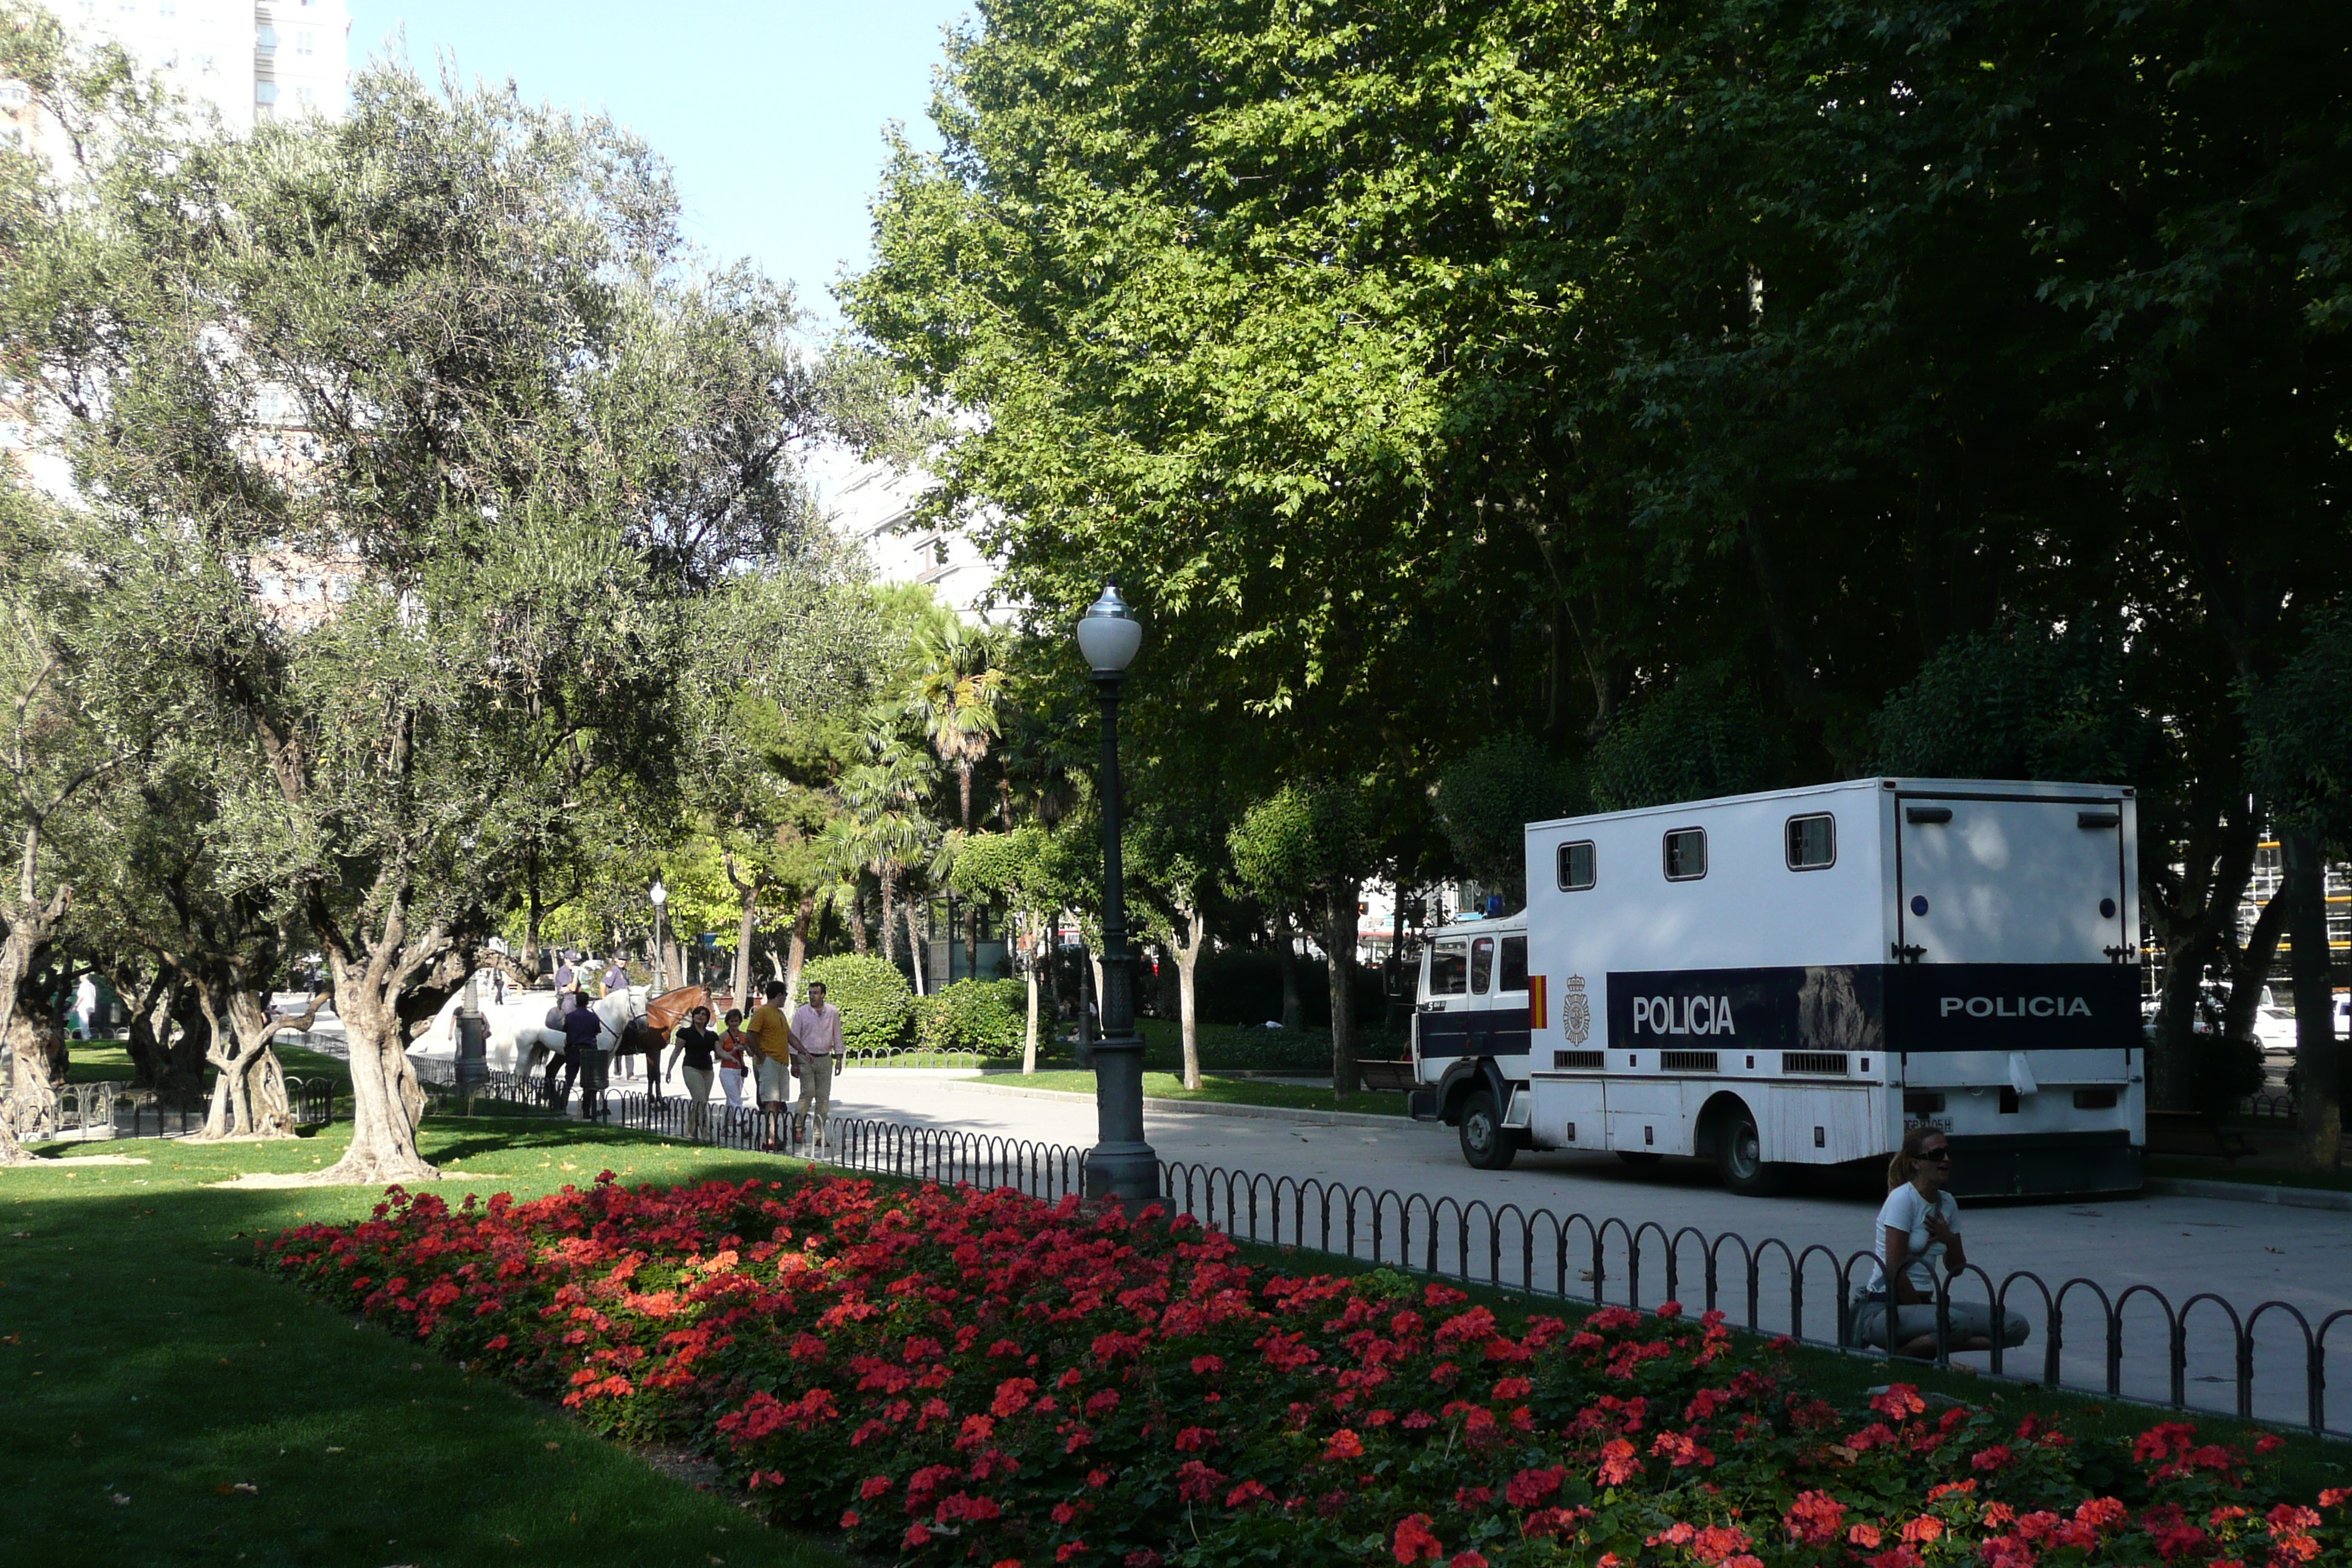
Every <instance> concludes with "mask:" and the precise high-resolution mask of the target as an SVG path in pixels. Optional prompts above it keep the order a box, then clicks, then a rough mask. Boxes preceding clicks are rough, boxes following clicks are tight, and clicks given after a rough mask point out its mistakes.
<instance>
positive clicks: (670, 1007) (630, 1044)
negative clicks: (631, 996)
mask: <svg viewBox="0 0 2352 1568" xmlns="http://www.w3.org/2000/svg"><path fill="white" fill-rule="evenodd" d="M709 1005H710V991H709V987H707V986H701V985H682V986H680V987H678V988H677V990H675V991H665V992H663V993H662V994H660V995H658V996H656V997H655V998H653V1000H651V1001H649V1002H647V1003H646V1010H645V1011H644V1012H643V1013H642V1014H640V1015H639V1016H636V1017H634V1018H632V1019H630V1020H629V1023H628V1026H627V1027H626V1028H625V1029H623V1030H622V1031H621V1043H620V1044H619V1045H617V1046H614V1047H613V1057H614V1069H615V1075H616V1076H617V1072H618V1068H619V1066H620V1061H619V1058H622V1057H628V1056H639V1057H643V1058H646V1083H647V1084H648V1085H654V1084H656V1083H658V1081H659V1079H658V1077H657V1076H656V1075H658V1074H659V1073H660V1071H661V1054H662V1052H663V1051H664V1050H666V1049H667V1048H668V1046H669V1036H670V1031H671V1030H672V1029H675V1028H677V1026H678V1025H680V1024H682V1023H684V1022H685V1021H686V1020H687V1019H688V1017H691V1016H693V1013H694V1010H695V1009H696V1008H697V1007H708V1006H709Z"/></svg>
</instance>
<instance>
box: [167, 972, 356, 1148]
mask: <svg viewBox="0 0 2352 1568" xmlns="http://www.w3.org/2000/svg"><path fill="white" fill-rule="evenodd" d="M198 996H199V999H200V1000H201V1001H202V1003H203V1005H204V1009H205V1022H206V1023H207V1024H209V1025H210V1026H212V1036H213V1038H212V1049H211V1051H210V1052H209V1053H207V1056H206V1059H207V1060H209V1061H210V1062H211V1063H212V1064H213V1066H214V1068H215V1069H217V1071H218V1073H219V1076H218V1077H217V1078H215V1079H214V1080H213V1102H212V1109H211V1111H210V1112H209V1113H208V1114H207V1115H206V1116H205V1130H204V1132H203V1133H202V1135H201V1136H202V1137H204V1138H205V1139H222V1138H291V1137H293V1136H294V1106H293V1102H292V1101H291V1100H289V1099H288V1097H287V1093H286V1069H285V1068H284V1067H283V1066H281V1065H280V1064H279V1062H278V1052H277V1050H276V1049H275V1048H274V1047H273V1045H272V1042H273V1041H275V1040H276V1039H277V1037H278V1036H279V1035H282V1034H299V1033H300V1032H301V1031H303V1030H305V1029H308V1028H309V1027H310V1026H311V1025H312V1024H313V1023H314V1022H316V1021H317V1019H318V1016H319V1013H320V1009H321V1008H323V1007H324V1006H325V1005H327V997H326V996H325V995H324V994H320V995H317V996H314V997H312V998H311V999H310V1011H309V1012H307V1013H304V1014H302V1015H301V1016H299V1017H285V1018H272V1017H271V1016H269V1010H268V1006H267V1005H265V1004H264V1002H263V999H262V997H261V996H260V995H259V994H257V993H255V992H252V991H247V990H245V989H243V988H238V989H235V990H232V991H230V992H229V994H228V1016H227V1017H226V1019H224V1018H223V1017H222V1016H221V1015H220V1012H219V1010H218V1009H217V1008H216V1007H215V1005H214V1003H213V1001H212V997H211V995H210V987H208V986H207V987H201V988H200V989H199V991H198Z"/></svg>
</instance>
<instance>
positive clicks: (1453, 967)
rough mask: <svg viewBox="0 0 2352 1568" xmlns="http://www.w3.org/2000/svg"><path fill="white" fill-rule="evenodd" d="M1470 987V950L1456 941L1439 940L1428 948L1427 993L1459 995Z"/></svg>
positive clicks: (1433, 994)
mask: <svg viewBox="0 0 2352 1568" xmlns="http://www.w3.org/2000/svg"><path fill="white" fill-rule="evenodd" d="M1468 989H1470V950H1469V948H1468V946H1467V945H1466V944H1465V943H1463V942H1439V943H1438V944H1437V945H1436V946H1435V947H1434V948H1433V949H1431V950H1430V954H1429V994H1431V995H1432V996H1459V995H1461V994H1463V993H1464V992H1465V991H1467V990H1468Z"/></svg>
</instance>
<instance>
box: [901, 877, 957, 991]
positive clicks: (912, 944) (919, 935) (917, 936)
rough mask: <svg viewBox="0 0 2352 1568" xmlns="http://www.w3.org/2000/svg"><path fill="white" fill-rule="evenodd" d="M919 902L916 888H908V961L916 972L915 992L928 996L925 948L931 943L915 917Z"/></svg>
mask: <svg viewBox="0 0 2352 1568" xmlns="http://www.w3.org/2000/svg"><path fill="white" fill-rule="evenodd" d="M919 903H920V900H918V899H917V898H916V897H915V893H914V889H911V888H910V889H908V890H907V962H908V965H909V966H910V967H912V968H913V970H914V972H915V994H916V995H918V996H928V995H929V994H930V992H929V990H927V989H926V988H925V987H924V984H923V956H924V954H923V949H924V948H925V947H926V946H927V945H929V944H928V943H926V942H924V941H923V928H922V926H921V924H920V923H919V921H917V920H916V918H915V917H916V911H917V909H918V906H919ZM952 935H953V933H952V932H950V936H952Z"/></svg>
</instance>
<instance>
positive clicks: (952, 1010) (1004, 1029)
mask: <svg viewBox="0 0 2352 1568" xmlns="http://www.w3.org/2000/svg"><path fill="white" fill-rule="evenodd" d="M915 1017H916V1024H915V1043H916V1045H917V1046H918V1047H919V1048H921V1049H923V1050H927V1051H978V1052H979V1053H980V1054H981V1055H982V1056H983V1057H993V1058H1000V1059H1010V1058H1014V1057H1018V1056H1019V1055H1020V1054H1021V1045H1022V1041H1023V1039H1024V1037H1026V1035H1027V1033H1028V1028H1029V988H1028V985H1027V984H1026V983H1025V982H1024V981H1019V980H959V981H957V982H956V983H955V984H952V985H950V986H949V987H947V988H946V989H945V990H943V991H941V992H940V993H939V994H936V995H932V996H924V997H920V998H919V999H918V1000H917V1001H916V1003H915Z"/></svg>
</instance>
